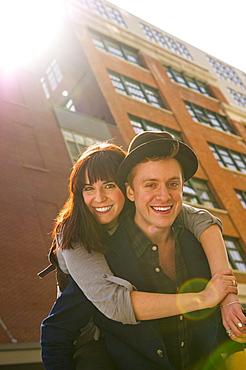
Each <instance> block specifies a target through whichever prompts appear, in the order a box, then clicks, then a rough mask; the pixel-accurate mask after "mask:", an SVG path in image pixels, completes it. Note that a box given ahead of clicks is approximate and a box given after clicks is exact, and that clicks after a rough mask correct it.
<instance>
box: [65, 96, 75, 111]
mask: <svg viewBox="0 0 246 370" xmlns="http://www.w3.org/2000/svg"><path fill="white" fill-rule="evenodd" d="M65 107H66V109H68V110H70V111H71V112H76V108H75V105H74V103H73V100H72V99H69V100H68V101H67V102H66V104H65Z"/></svg>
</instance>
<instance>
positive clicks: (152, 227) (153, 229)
mask: <svg viewBox="0 0 246 370" xmlns="http://www.w3.org/2000/svg"><path fill="white" fill-rule="evenodd" d="M148 229H149V232H150V233H151V234H154V233H155V232H156V230H157V227H156V226H155V225H149V227H148Z"/></svg>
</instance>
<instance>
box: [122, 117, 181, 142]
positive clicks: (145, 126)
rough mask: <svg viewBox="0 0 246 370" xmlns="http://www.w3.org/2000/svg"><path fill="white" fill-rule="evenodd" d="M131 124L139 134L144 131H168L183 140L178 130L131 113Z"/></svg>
mask: <svg viewBox="0 0 246 370" xmlns="http://www.w3.org/2000/svg"><path fill="white" fill-rule="evenodd" d="M129 118H130V122H131V125H132V127H133V129H134V131H135V133H136V134H139V133H140V132H143V131H168V132H169V133H170V134H171V135H173V136H174V138H175V139H176V140H181V136H180V133H179V132H178V131H175V130H172V129H170V128H169V127H164V126H162V125H159V124H158V123H155V122H151V121H148V120H145V119H143V118H140V117H136V116H132V115H131V114H129Z"/></svg>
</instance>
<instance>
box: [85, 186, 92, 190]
mask: <svg viewBox="0 0 246 370" xmlns="http://www.w3.org/2000/svg"><path fill="white" fill-rule="evenodd" d="M91 190H93V187H92V186H85V187H84V189H83V191H91Z"/></svg>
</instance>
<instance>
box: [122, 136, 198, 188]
mask: <svg viewBox="0 0 246 370" xmlns="http://www.w3.org/2000/svg"><path fill="white" fill-rule="evenodd" d="M173 149H175V150H176V154H175V155H174V156H173V158H175V159H176V160H177V161H178V162H179V163H180V165H181V167H182V169H183V175H184V180H185V181H187V180H189V179H190V178H191V177H192V176H193V175H194V174H195V173H196V171H197V168H198V160H197V156H196V154H195V153H194V152H193V150H192V149H191V148H190V147H189V146H188V145H186V144H184V143H183V142H181V141H179V140H175V139H174V137H173V136H172V135H171V134H170V133H169V132H166V131H144V132H141V133H140V134H138V135H136V136H135V137H134V138H133V139H132V141H131V143H130V145H129V148H128V152H127V155H126V157H125V158H124V159H123V161H122V163H121V164H120V167H119V169H118V172H117V183H118V185H119V187H120V188H121V189H122V190H125V183H126V182H127V176H128V175H129V173H130V171H131V169H132V168H133V167H134V166H136V165H137V164H138V163H140V162H142V161H143V160H144V159H146V158H151V157H155V156H166V155H168V154H169V153H171V152H172V150H173Z"/></svg>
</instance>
